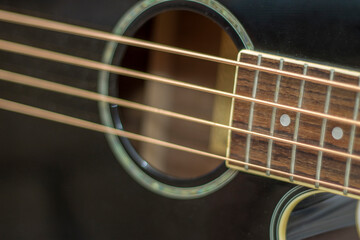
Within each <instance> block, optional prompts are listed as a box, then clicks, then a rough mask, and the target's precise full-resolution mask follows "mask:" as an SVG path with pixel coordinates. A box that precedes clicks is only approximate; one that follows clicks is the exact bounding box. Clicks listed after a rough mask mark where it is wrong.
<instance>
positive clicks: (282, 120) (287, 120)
mask: <svg viewBox="0 0 360 240" xmlns="http://www.w3.org/2000/svg"><path fill="white" fill-rule="evenodd" d="M290 122H291V119H290V117H289V115H287V114H283V115H281V117H280V123H281V125H283V126H284V127H287V126H289V125H290Z"/></svg>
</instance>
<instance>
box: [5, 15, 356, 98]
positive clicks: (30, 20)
mask: <svg viewBox="0 0 360 240" xmlns="http://www.w3.org/2000/svg"><path fill="white" fill-rule="evenodd" d="M0 21H5V22H10V23H13V24H19V25H25V26H30V27H36V28H41V29H46V30H50V31H56V32H62V33H67V34H72V35H78V36H82V37H88V38H94V39H99V40H105V41H114V42H117V43H121V44H124V45H129V46H135V47H141V48H145V49H150V50H156V51H161V52H166V53H171V54H176V55H181V56H186V57H192V58H197V59H202V60H206V61H211V62H216V63H221V64H227V65H232V66H238V67H242V68H245V69H250V70H259V71H261V72H267V73H271V74H275V75H281V76H284V77H290V78H295V79H299V80H305V81H310V82H313V83H317V84H322V85H325V86H333V87H338V88H342V89H345V90H350V91H355V92H360V86H357V85H353V84H347V83H342V82H336V81H332V82H329V81H328V80H327V79H322V78H317V77H312V76H309V75H303V74H297V73H293V72H288V71H284V70H279V69H273V68H268V67H263V66H258V65H254V64H249V63H244V62H239V61H235V60H232V59H227V58H222V57H218V56H213V55H209V54H204V53H199V52H195V51H190V50H186V49H182V48H176V47H171V46H167V45H164V44H159V43H154V42H149V41H145V40H140V39H136V38H132V37H126V36H119V35H115V34H111V33H108V32H103V31H99V30H94V29H90V28H85V27H80V26H76V25H72V24H66V23H61V22H57V21H51V20H47V19H42V18H37V17H32V16H28V15H23V14H18V13H13V12H9V11H4V10H0ZM344 71H345V70H344ZM345 72H346V74H352V75H354V76H356V77H358V76H359V74H358V73H357V72H356V73H355V72H352V71H348V70H346V71H345Z"/></svg>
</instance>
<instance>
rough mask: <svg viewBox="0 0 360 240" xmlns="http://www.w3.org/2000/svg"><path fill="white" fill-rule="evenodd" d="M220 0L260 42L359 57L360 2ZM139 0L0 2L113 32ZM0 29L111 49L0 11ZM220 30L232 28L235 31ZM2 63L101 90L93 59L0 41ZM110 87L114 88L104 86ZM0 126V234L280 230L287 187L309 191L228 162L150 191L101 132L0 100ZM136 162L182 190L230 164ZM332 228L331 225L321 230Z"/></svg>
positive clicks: (133, 235) (92, 107) (58, 97)
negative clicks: (173, 172) (160, 168)
mask: <svg viewBox="0 0 360 240" xmlns="http://www.w3.org/2000/svg"><path fill="white" fill-rule="evenodd" d="M175 2H176V4H175V5H174V6H176V7H174V8H181V9H186V10H188V9H191V8H192V7H194V8H195V9H196V12H197V13H202V14H203V15H207V16H209V17H210V18H215V19H219V18H217V17H216V16H215V15H216V14H214V13H213V10H211V11H210V10H208V9H207V8H206V7H196V6H197V5H196V4H195V3H189V2H187V1H175ZM218 2H219V3H220V4H221V5H223V6H224V7H225V8H226V9H228V10H229V11H230V12H231V13H232V14H233V15H234V16H235V17H236V18H237V19H238V21H239V22H240V23H241V24H242V26H243V28H244V29H245V31H246V33H247V35H248V37H249V38H250V39H251V42H252V44H253V47H254V49H255V50H257V51H262V52H267V53H272V54H278V55H283V56H287V57H292V58H299V59H303V60H307V61H316V62H321V63H325V64H329V65H335V66H342V67H346V68H350V69H351V68H354V69H356V68H359V67H360V54H359V53H360V44H359V39H360V14H359V12H360V2H359V1H355V0H351V1H346V2H342V1H335V0H334V1H328V0H327V1H325V0H324V1H311V2H309V1H305V0H300V1H296V2H294V1H285V0H274V1H264V0H256V1H254V0H241V1H235V0H223V1H220V0H219V1H218ZM137 3H138V1H133V0H124V1H115V0H103V1H95V0H94V1H85V0H78V1H70V0H66V1H64V0H61V1H60V0H52V1H41V0H36V1H25V0H17V1H11V0H1V1H0V8H1V9H3V10H9V11H13V12H18V13H23V14H28V15H32V16H37V17H42V18H47V19H51V20H56V21H61V22H67V23H71V24H75V25H81V26H86V27H90V28H95V29H100V30H103V31H107V32H112V31H113V29H114V27H115V25H116V24H117V23H118V21H119V20H120V18H121V17H122V16H123V15H124V14H125V13H126V12H127V11H128V10H129V9H131V8H132V7H133V6H134V5H136V4H137ZM187 4H189V5H187ZM168 5H169V6H170V7H172V5H171V4H168ZM169 6H164V9H165V10H166V9H167V8H168V7H169ZM154 9H155V8H154ZM165 10H164V11H165ZM156 11H160V10H157V9H155V10H154V11H153V12H151V11H149V12H145V13H144V16H141V18H139V19H140V20H139V21H138V23H136V24H140V23H141V22H145V21H146V19H147V18H150V15H151V14H155V13H156ZM161 11H163V10H161ZM146 14H148V16H147V15H146ZM219 21H220V22H221V21H224V20H219ZM134 24H135V23H134ZM136 24H135V25H136ZM131 27H132V25H131V24H130V28H129V29H127V30H126V31H125V34H127V35H132V34H133V33H134V31H135V29H134V30H133V29H132V28H131ZM0 29H1V30H0V38H1V39H6V40H9V41H14V42H21V43H23V44H29V45H32V46H36V47H41V48H45V49H50V50H54V51H59V52H64V53H67V54H74V55H78V56H82V57H85V58H88V59H92V60H96V61H104V50H105V49H106V48H107V45H106V44H107V43H106V42H104V41H99V40H94V39H87V38H82V37H78V36H73V35H67V34H60V33H54V32H50V33H49V32H46V31H45V30H39V29H32V28H29V27H24V26H18V25H14V24H10V23H3V22H1V23H0ZM45 32H46V34H45ZM227 32H228V33H229V34H230V36H231V30H228V31H227ZM231 38H232V39H233V40H234V42H235V45H236V46H237V47H238V48H239V50H240V48H243V47H244V46H242V43H241V41H240V40H239V39H236V37H234V36H231ZM244 45H246V44H244ZM248 46H250V45H248ZM119 56H120V57H119V58H121V53H120V54H119ZM115 64H116V63H115ZM117 64H121V61H120V60H119V62H118V63H117ZM0 68H1V69H6V70H9V71H14V72H17V73H22V74H26V75H31V76H35V77H39V78H43V79H47V80H51V81H55V82H59V83H63V84H68V85H71V86H75V87H79V88H83V89H87V90H90V91H94V92H97V91H99V80H98V79H99V72H98V71H95V70H88V69H85V68H79V67H75V66H71V65H66V64H61V63H55V62H49V61H46V60H41V59H37V58H31V57H26V56H21V55H17V54H13V53H7V52H0ZM118 84H119V85H120V86H121V83H120V82H119V83H118ZM121 87H122V88H126V85H124V86H121ZM110 93H111V94H112V95H116V91H111V89H110ZM0 96H1V98H5V99H10V100H14V101H17V102H21V103H26V104H29V105H32V106H37V107H41V108H44V109H48V110H52V111H55V112H59V113H64V114H67V115H71V116H75V117H78V118H81V119H86V120H89V121H93V122H99V123H101V122H103V119H102V117H103V116H102V115H101V113H100V111H101V110H99V106H98V104H97V103H96V102H93V101H88V100H83V99H79V98H75V97H70V96H67V95H62V94H58V93H52V92H46V91H43V90H39V89H36V88H29V87H25V86H22V85H16V84H12V83H8V82H3V81H0ZM115 125H116V121H115ZM116 126H117V127H118V125H116ZM125 129H126V127H125ZM0 134H1V135H0V146H1V147H0V149H1V151H0V163H1V168H0V171H1V174H0V179H1V181H0V196H1V198H0V199H1V200H0V203H1V204H0V213H1V214H0V236H1V238H3V239H197V240H200V239H277V238H279V232H280V231H281V229H280V225H279V222H281V221H282V219H283V215H284V214H283V212H282V210H283V209H286V206H287V204H290V203H291V201H293V200H294V199H295V198H296V197H295V198H294V196H301V195H302V193H304V194H305V193H309V191H311V192H312V193H315V192H314V191H313V190H309V189H307V188H305V187H296V185H293V184H290V183H285V182H281V181H277V180H272V179H268V178H264V177H261V176H256V175H252V174H247V173H243V172H231V173H229V172H228V174H232V175H231V177H229V179H228V180H227V181H226V183H224V184H220V185H221V187H219V188H218V189H216V190H213V191H209V192H207V193H206V194H203V195H202V194H198V195H196V194H195V195H193V196H192V197H186V196H181V195H176V196H175V195H171V194H170V195H169V194H167V193H161V192H159V191H154V190H153V189H151V187H149V186H147V185H146V184H145V183H143V182H141V180H138V179H137V178H136V177H134V176H133V175H132V174H133V173H129V170H128V169H126V167H124V163H123V162H121V160H119V158H121V156H119V155H116V154H115V153H114V148H113V147H111V144H109V138H108V137H107V136H106V135H104V134H103V133H97V132H92V131H88V130H85V129H79V128H75V127H72V126H67V125H62V124H59V123H55V122H50V121H46V120H41V119H37V118H33V117H29V116H24V115H20V114H17V113H12V112H7V111H3V110H1V111H0ZM120 141H121V142H122V144H123V145H126V143H127V141H126V139H120ZM124 149H125V150H126V151H127V154H128V156H130V158H131V157H133V158H135V157H134V154H133V155H132V153H131V151H132V150H131V149H130V148H126V147H124ZM126 158H128V157H126ZM119 161H120V163H121V164H119ZM134 163H135V164H137V166H138V168H139V169H140V170H142V171H143V172H144V173H146V174H147V175H148V176H150V177H151V178H152V179H155V180H156V181H159V182H160V183H163V184H166V185H170V186H175V187H177V188H178V189H181V188H187V187H194V186H195V187H196V186H200V185H203V184H205V183H209V182H211V181H213V180H216V179H218V177H219V176H222V174H224V173H226V172H227V171H228V170H226V169H227V168H226V167H225V165H224V164H222V165H221V166H220V167H219V168H217V169H215V170H214V171H213V172H211V173H209V174H208V175H206V176H204V177H201V178H196V179H187V180H186V181H185V180H184V181H181V180H176V179H174V178H171V177H169V178H166V177H164V176H161V174H160V175H159V174H157V173H156V172H153V171H151V170H149V169H146V168H142V167H141V163H139V162H137V161H136V159H135V160H134ZM232 171H235V170H232ZM310 195H311V196H312V197H310V202H311V201H313V202H314V204H308V205H309V206H315V205H316V203H318V202H321V201H323V200H324V199H331V198H332V197H334V196H335V195H332V194H316V195H313V194H310ZM310 195H309V196H310ZM341 199H347V198H345V197H344V198H341ZM339 201H340V200H339ZM341 201H342V200H341ZM344 201H348V202H346V203H348V205H351V206H353V210H354V212H353V216H355V215H356V214H355V208H356V200H351V199H348V200H344ZM345 205H346V204H345ZM331 211H332V210H331ZM304 216H306V215H304ZM350 218H351V217H350ZM352 221H353V225H352V226H350V225H351V224H350V225H347V226H344V227H345V228H346V229H348V230H349V231H348V232H347V233H344V232H341V236H343V238H344V239H353V238H354V239H356V229H355V226H354V225H355V219H352ZM332 230H336V229H331V228H330V229H328V231H330V232H331V231H332ZM304 232H308V231H307V230H304ZM310 232H311V231H310ZM314 232H317V233H322V232H323V231H322V230H319V231H317V230H314ZM345 234H348V235H345ZM300 236H301V235H300ZM304 236H307V235H304ZM309 236H311V234H310V235H309ZM334 236H335V237H338V235H334ZM346 236H348V238H347V237H346ZM289 239H291V238H289ZM293 239H301V238H293ZM327 239H330V238H327ZM334 239H335V238H334Z"/></svg>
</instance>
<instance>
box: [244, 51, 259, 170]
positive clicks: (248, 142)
mask: <svg viewBox="0 0 360 240" xmlns="http://www.w3.org/2000/svg"><path fill="white" fill-rule="evenodd" d="M257 65H258V66H260V65H261V54H259V55H258V60H257ZM259 74H260V71H259V70H256V71H255V78H254V84H253V89H252V94H251V97H252V98H256V92H257V85H258V80H259ZM254 108H255V103H254V102H251V103H250V110H249V122H248V131H252V125H253V120H254ZM250 146H251V134H248V135H247V136H246V150H245V162H246V163H249V162H250ZM244 168H245V169H246V170H248V169H249V166H248V165H244Z"/></svg>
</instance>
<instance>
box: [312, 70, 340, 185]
mask: <svg viewBox="0 0 360 240" xmlns="http://www.w3.org/2000/svg"><path fill="white" fill-rule="evenodd" d="M334 72H335V71H334V69H331V71H330V81H333V80H334ZM331 90H332V86H328V87H327V91H326V99H325V106H324V113H325V114H328V112H329V107H330V97H331ZM326 125H327V119H326V118H324V119H323V120H322V124H321V133H320V134H321V135H320V141H319V146H320V147H324V141H325V135H326ZM322 160H323V151H319V152H318V158H317V164H316V177H315V178H316V182H315V187H316V188H318V187H319V180H320V174H321V167H322Z"/></svg>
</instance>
